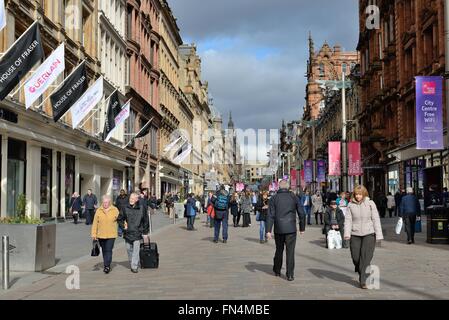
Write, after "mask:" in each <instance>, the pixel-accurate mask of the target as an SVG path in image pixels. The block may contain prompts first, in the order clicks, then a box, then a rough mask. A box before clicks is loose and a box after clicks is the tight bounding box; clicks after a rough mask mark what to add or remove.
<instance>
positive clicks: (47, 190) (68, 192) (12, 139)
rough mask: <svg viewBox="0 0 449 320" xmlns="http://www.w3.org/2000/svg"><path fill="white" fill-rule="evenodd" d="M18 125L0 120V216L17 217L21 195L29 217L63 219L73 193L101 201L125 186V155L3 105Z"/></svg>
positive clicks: (65, 128)
mask: <svg viewBox="0 0 449 320" xmlns="http://www.w3.org/2000/svg"><path fill="white" fill-rule="evenodd" d="M4 105H5V106H4V107H2V108H5V110H8V111H9V112H13V113H14V114H16V116H17V121H16V122H11V121H8V120H5V119H0V134H1V141H2V143H1V154H2V156H1V185H0V210H1V211H0V213H1V216H12V215H15V214H17V205H18V203H19V198H20V195H25V197H26V214H27V215H28V216H31V217H42V218H48V217H62V218H63V217H65V216H66V215H67V213H68V211H69V204H70V199H71V197H72V195H73V193H74V192H75V191H78V192H79V193H80V194H81V196H83V195H84V194H85V193H87V189H92V191H93V192H94V193H95V194H96V195H97V197H98V198H99V200H100V198H101V196H102V195H104V194H109V195H111V196H112V195H115V194H116V192H117V191H119V189H121V188H123V187H124V181H125V177H124V172H125V168H126V166H129V163H127V162H126V161H125V160H124V159H126V154H127V151H126V150H122V149H121V148H118V147H116V146H113V145H112V144H108V143H104V142H102V141H100V140H97V139H94V138H92V137H91V136H88V135H87V134H85V133H83V132H81V131H79V130H72V129H71V128H70V127H68V126H66V125H64V124H61V123H54V122H53V121H52V119H51V118H48V117H47V116H44V115H41V114H39V113H37V112H34V111H32V110H28V111H25V109H24V108H23V107H16V106H15V105H14V104H13V103H12V102H9V101H4Z"/></svg>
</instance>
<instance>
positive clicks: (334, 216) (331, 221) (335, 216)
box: [324, 200, 348, 248]
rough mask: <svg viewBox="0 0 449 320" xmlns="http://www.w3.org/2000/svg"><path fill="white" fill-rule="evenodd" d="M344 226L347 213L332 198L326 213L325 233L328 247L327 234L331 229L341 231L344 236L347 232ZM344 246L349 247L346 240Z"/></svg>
mask: <svg viewBox="0 0 449 320" xmlns="http://www.w3.org/2000/svg"><path fill="white" fill-rule="evenodd" d="M344 226H345V215H344V214H343V211H342V210H341V209H340V208H339V207H338V206H337V201H336V200H332V201H331V202H330V205H329V207H328V208H327V210H326V213H325V214H324V234H325V235H326V248H327V247H328V245H327V236H328V234H329V231H331V230H335V231H339V232H340V234H341V236H342V238H343V237H344V232H345V230H344ZM343 247H344V248H348V246H347V245H346V246H345V242H343Z"/></svg>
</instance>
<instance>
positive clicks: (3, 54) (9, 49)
mask: <svg viewBox="0 0 449 320" xmlns="http://www.w3.org/2000/svg"><path fill="white" fill-rule="evenodd" d="M40 19H41V18H40V17H38V18H37V20H36V21H34V22H33V23H32V24H31V25H30V26H29V27H28V28H27V29H26V30H25V31H24V32H23V33H22V34H21V35H20V37H18V38H17V40H16V41H14V43H13V44H12V45H11V46H10V47H9V48H8V50H6V51H5V52H3V53H2V54H1V55H2V57H3V56H5V55H6V54H7V53H8V52H9V51H11V49H12V48H13V47H14V46H15V45H16V43H17V42H18V41H19V40H20V39H22V38H23V36H24V35H25V34H26V33H27V32H28V30H30V29H31V27H33V26H34V25H35V24H36V23H38V22H39V20H40Z"/></svg>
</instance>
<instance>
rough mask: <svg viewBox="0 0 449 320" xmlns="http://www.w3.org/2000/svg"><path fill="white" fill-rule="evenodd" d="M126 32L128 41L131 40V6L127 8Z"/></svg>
mask: <svg viewBox="0 0 449 320" xmlns="http://www.w3.org/2000/svg"><path fill="white" fill-rule="evenodd" d="M126 22H127V25H126V27H127V30H126V34H127V35H128V37H129V38H130V39H132V38H133V37H132V24H133V8H132V7H131V6H128V19H127V21H126Z"/></svg>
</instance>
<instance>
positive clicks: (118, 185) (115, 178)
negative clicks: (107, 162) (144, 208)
mask: <svg viewBox="0 0 449 320" xmlns="http://www.w3.org/2000/svg"><path fill="white" fill-rule="evenodd" d="M122 184H123V172H122V171H120V170H115V169H114V170H113V173H112V197H113V201H114V203H115V200H116V199H117V197H118V196H119V194H120V190H121V189H122Z"/></svg>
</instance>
